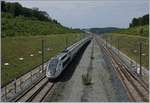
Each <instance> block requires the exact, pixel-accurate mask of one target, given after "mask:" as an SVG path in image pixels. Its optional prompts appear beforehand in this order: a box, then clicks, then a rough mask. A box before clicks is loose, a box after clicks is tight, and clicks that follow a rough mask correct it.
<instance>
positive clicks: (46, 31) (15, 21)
mask: <svg viewBox="0 0 150 103" xmlns="http://www.w3.org/2000/svg"><path fill="white" fill-rule="evenodd" d="M1 4H2V5H1V12H2V15H1V22H2V25H1V27H2V35H1V36H2V37H6V36H30V35H31V36H35V35H50V34H64V33H79V32H81V31H80V30H76V29H71V28H67V27H64V26H62V25H61V24H60V23H59V22H58V21H57V20H55V19H52V18H51V17H50V16H49V15H48V14H47V12H45V11H40V10H39V9H38V8H32V9H31V8H26V7H22V6H21V5H20V4H19V3H10V2H4V1H2V2H1Z"/></svg>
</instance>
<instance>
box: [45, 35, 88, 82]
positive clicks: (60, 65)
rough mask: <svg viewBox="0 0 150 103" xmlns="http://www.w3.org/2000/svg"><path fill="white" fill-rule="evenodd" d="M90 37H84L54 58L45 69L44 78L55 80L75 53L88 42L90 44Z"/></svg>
mask: <svg viewBox="0 0 150 103" xmlns="http://www.w3.org/2000/svg"><path fill="white" fill-rule="evenodd" d="M90 40H91V37H90V36H89V37H86V38H84V39H82V40H80V41H79V42H77V43H75V44H73V45H71V46H70V47H68V48H66V49H65V50H64V51H63V52H61V53H60V54H59V55H57V56H56V57H54V58H52V59H51V60H50V61H49V62H48V65H47V68H46V76H47V77H48V79H49V80H55V79H56V78H57V77H58V76H59V75H60V74H61V73H62V71H63V70H64V69H65V68H66V67H67V65H68V64H69V63H70V61H71V60H72V59H73V58H74V57H75V55H76V54H77V52H78V51H79V50H80V49H81V48H82V47H83V46H84V45H85V44H86V43H88V42H90Z"/></svg>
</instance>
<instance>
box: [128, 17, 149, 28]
mask: <svg viewBox="0 0 150 103" xmlns="http://www.w3.org/2000/svg"><path fill="white" fill-rule="evenodd" d="M148 24H149V14H146V15H144V16H142V17H139V18H133V19H132V22H131V23H130V24H129V27H135V26H143V25H148Z"/></svg>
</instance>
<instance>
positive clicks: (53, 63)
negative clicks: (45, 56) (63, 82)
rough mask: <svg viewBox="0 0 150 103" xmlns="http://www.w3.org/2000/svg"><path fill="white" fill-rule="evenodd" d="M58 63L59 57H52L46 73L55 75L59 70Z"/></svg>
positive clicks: (50, 75)
mask: <svg viewBox="0 0 150 103" xmlns="http://www.w3.org/2000/svg"><path fill="white" fill-rule="evenodd" d="M57 65H58V60H57V59H52V60H51V61H50V62H49V65H48V67H47V72H46V75H47V77H54V76H55V74H56V72H57V71H56V70H57Z"/></svg>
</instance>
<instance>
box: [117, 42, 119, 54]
mask: <svg viewBox="0 0 150 103" xmlns="http://www.w3.org/2000/svg"><path fill="white" fill-rule="evenodd" d="M117 43H118V45H117V46H118V56H119V39H118V42H117Z"/></svg>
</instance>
